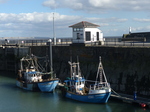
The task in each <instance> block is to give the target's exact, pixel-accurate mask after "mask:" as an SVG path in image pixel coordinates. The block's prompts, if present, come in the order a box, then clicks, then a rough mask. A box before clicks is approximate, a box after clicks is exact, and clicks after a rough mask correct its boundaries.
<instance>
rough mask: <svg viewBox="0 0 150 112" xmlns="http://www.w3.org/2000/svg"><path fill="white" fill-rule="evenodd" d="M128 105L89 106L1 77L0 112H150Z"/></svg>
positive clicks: (58, 93) (55, 93)
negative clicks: (29, 89) (37, 90)
mask: <svg viewBox="0 0 150 112" xmlns="http://www.w3.org/2000/svg"><path fill="white" fill-rule="evenodd" d="M149 111H150V110H149V109H143V108H141V107H140V106H135V105H131V104H127V103H122V102H117V101H114V100H113V101H112V100H111V99H110V100H109V101H108V103H107V104H89V103H82V102H77V101H73V100H70V99H66V98H63V97H62V96H61V92H60V90H58V89H57V90H55V92H54V93H42V92H30V91H25V90H22V89H20V88H18V87H16V85H15V79H14V78H9V77H5V76H0V112H149Z"/></svg>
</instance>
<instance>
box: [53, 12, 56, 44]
mask: <svg viewBox="0 0 150 112" xmlns="http://www.w3.org/2000/svg"><path fill="white" fill-rule="evenodd" d="M53 38H54V45H56V36H55V17H54V13H53Z"/></svg>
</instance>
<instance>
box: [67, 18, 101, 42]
mask: <svg viewBox="0 0 150 112" xmlns="http://www.w3.org/2000/svg"><path fill="white" fill-rule="evenodd" d="M69 27H72V35H73V43H88V42H97V41H100V42H103V33H102V31H101V30H99V29H98V28H97V27H100V26H99V25H96V24H93V23H90V22H86V21H82V22H79V23H77V24H74V25H71V26H69Z"/></svg>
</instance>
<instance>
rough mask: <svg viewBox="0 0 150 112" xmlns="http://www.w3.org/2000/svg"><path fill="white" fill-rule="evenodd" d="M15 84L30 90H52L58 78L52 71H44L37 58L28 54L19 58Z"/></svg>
mask: <svg viewBox="0 0 150 112" xmlns="http://www.w3.org/2000/svg"><path fill="white" fill-rule="evenodd" d="M20 63H21V67H20V70H19V71H18V75H17V80H16V85H17V86H18V87H20V88H23V89H25V90H30V91H42V92H53V90H54V89H55V88H56V86H57V84H58V82H59V79H58V78H56V74H54V72H53V71H50V72H46V71H45V70H44V68H43V67H42V66H41V65H40V64H39V62H38V58H37V57H36V56H34V55H31V56H30V55H28V56H26V57H23V58H22V59H21V60H20Z"/></svg>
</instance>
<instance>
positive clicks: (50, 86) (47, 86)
mask: <svg viewBox="0 0 150 112" xmlns="http://www.w3.org/2000/svg"><path fill="white" fill-rule="evenodd" d="M58 82H59V80H52V81H46V82H40V83H38V87H39V89H40V90H41V91H42V92H52V91H53V90H54V89H55V88H56V86H57V84H58Z"/></svg>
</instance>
